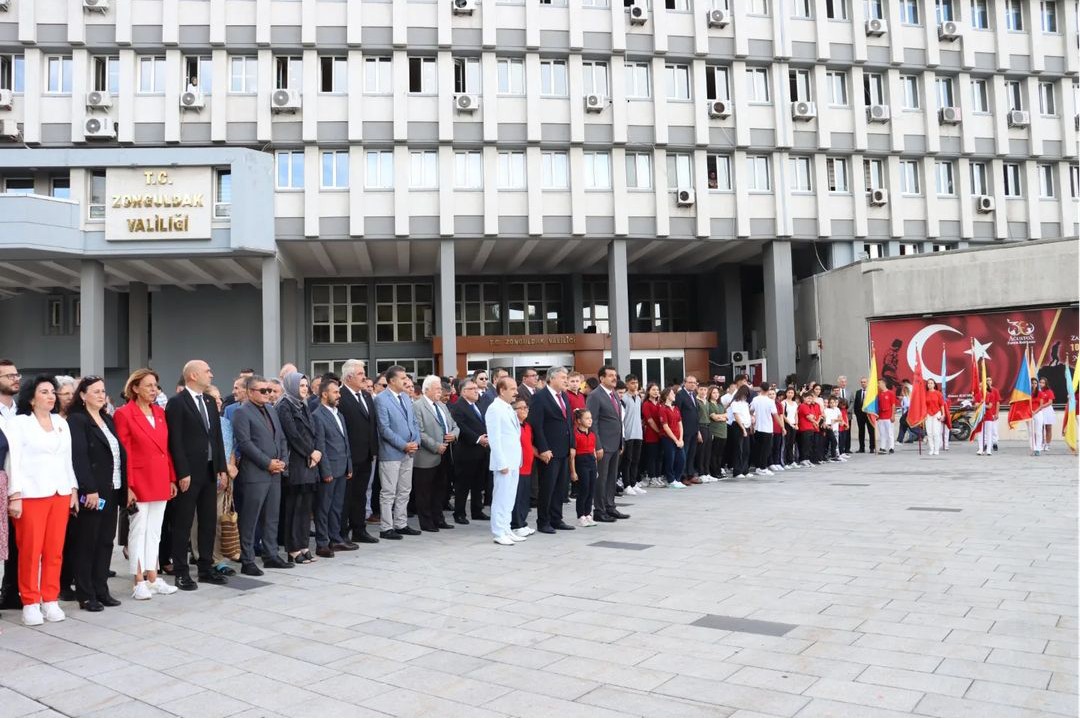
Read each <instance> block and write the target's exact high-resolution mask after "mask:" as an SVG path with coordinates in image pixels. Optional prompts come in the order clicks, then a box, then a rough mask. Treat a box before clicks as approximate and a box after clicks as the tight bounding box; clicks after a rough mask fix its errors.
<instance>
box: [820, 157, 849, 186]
mask: <svg viewBox="0 0 1080 723" xmlns="http://www.w3.org/2000/svg"><path fill="white" fill-rule="evenodd" d="M825 173H826V175H828V177H829V191H830V192H831V193H850V192H851V186H850V182H849V180H848V162H847V159H846V158H827V159H825Z"/></svg>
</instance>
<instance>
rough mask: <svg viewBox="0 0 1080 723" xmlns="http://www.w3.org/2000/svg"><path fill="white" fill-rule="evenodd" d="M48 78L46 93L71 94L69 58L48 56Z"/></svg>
mask: <svg viewBox="0 0 1080 723" xmlns="http://www.w3.org/2000/svg"><path fill="white" fill-rule="evenodd" d="M46 64H47V67H48V70H49V77H48V79H47V82H48V85H46V86H45V91H46V92H47V93H56V94H61V93H71V56H63V55H50V56H49V57H48V59H47V62H46Z"/></svg>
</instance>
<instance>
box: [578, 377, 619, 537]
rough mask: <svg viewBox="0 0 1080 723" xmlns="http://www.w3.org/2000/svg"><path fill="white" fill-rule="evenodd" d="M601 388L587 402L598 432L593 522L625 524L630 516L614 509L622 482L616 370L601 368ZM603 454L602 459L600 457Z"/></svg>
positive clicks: (587, 398) (595, 390) (594, 427)
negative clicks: (619, 522) (618, 483)
mask: <svg viewBox="0 0 1080 723" xmlns="http://www.w3.org/2000/svg"><path fill="white" fill-rule="evenodd" d="M596 378H597V379H599V380H600V386H598V387H597V388H596V389H594V390H593V391H592V392H591V393H590V394H589V396H588V397H586V399H585V408H586V409H588V410H589V411H590V412H592V418H593V429H594V430H595V431H596V451H597V455H596V457H597V459H596V467H597V477H596V491H595V492H594V493H593V519H594V520H596V521H597V522H614V521H615V520H624V519H626V518H628V517H630V515H627V514H625V513H623V512H619V511H618V510H617V509H615V487H616V484H617V482H618V479H619V454H620V452H621V451H622V446H623V423H622V405H621V404H620V403H619V397H618V395H617V394H616V393H615V385H616V384H617V383H618V381H619V373H618V372H617V371H615V368H614V367H609V366H602V367H600V371H599V372H597V373H596ZM600 450H603V452H604V454H603V456H601V455H600Z"/></svg>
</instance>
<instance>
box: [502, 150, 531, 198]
mask: <svg viewBox="0 0 1080 723" xmlns="http://www.w3.org/2000/svg"><path fill="white" fill-rule="evenodd" d="M498 176H499V178H498V184H499V186H498V187H499V189H500V190H503V189H505V190H511V191H517V190H522V189H524V188H525V154H524V153H523V152H521V151H499V169H498Z"/></svg>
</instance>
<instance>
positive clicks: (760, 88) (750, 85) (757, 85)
mask: <svg viewBox="0 0 1080 723" xmlns="http://www.w3.org/2000/svg"><path fill="white" fill-rule="evenodd" d="M746 94H747V97H748V98H749V101H750V102H751V103H768V102H770V101H769V69H768V68H747V69H746Z"/></svg>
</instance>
